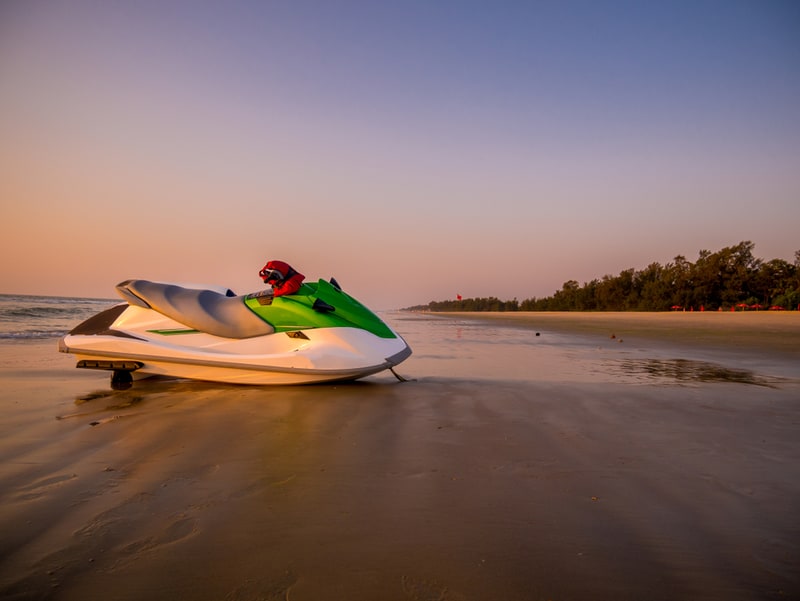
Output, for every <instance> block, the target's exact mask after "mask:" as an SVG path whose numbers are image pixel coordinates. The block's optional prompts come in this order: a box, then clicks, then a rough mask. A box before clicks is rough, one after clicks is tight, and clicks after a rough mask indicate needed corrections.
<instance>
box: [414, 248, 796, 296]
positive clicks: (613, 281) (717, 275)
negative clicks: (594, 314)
mask: <svg viewBox="0 0 800 601" xmlns="http://www.w3.org/2000/svg"><path fill="white" fill-rule="evenodd" d="M753 248H754V244H753V243H752V242H749V241H744V242H740V243H739V244H737V245H735V246H731V247H728V248H723V249H722V250H720V251H717V252H714V253H712V252H709V251H707V250H701V251H700V254H699V256H698V258H697V261H695V262H694V263H692V262H690V261H687V260H686V258H685V257H683V256H681V255H678V256H677V257H675V258H674V259H673V260H672V261H671V262H670V263H667V264H666V265H660V264H658V263H651V264H650V265H648V266H647V267H645V268H644V269H641V270H636V269H626V270H624V271H622V272H620V274H619V275H617V276H611V275H605V276H603V277H602V278H601V279H599V280H597V279H595V280H592V281H591V282H586V283H584V284H583V285H582V286H581V285H580V284H578V282H576V281H575V280H569V281H568V282H564V285H563V286H562V288H561V290H558V291H556V292H555V294H553V295H552V296H548V297H546V298H529V299H527V300H523V301H518V300H517V299H516V298H515V299H513V300H506V301H502V300H500V299H498V298H495V297H489V298H465V299H458V300H445V301H431V302H430V303H428V304H427V305H417V306H415V307H408V308H407V310H409V311H426V310H427V311H670V310H673V311H674V310H687V311H690V310H695V311H700V310H704V311H717V310H722V311H730V310H747V309H797V308H798V306H799V305H800V250H798V251H796V252H795V260H794V263H793V264H792V263H789V262H787V261H784V260H783V259H772V260H771V261H763V260H761V259H757V258H755V257H754V256H753Z"/></svg>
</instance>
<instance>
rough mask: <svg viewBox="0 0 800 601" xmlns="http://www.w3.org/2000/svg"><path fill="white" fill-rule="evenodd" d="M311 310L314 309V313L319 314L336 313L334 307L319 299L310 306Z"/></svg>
mask: <svg viewBox="0 0 800 601" xmlns="http://www.w3.org/2000/svg"><path fill="white" fill-rule="evenodd" d="M311 308H312V309H314V311H319V312H320V313H332V312H333V311H336V307H334V306H333V305H329V304H328V303H326V302H325V301H324V300H322V299H319V298H318V299H317V300H315V301H314V304H313V305H312V306H311Z"/></svg>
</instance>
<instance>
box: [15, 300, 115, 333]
mask: <svg viewBox="0 0 800 601" xmlns="http://www.w3.org/2000/svg"><path fill="white" fill-rule="evenodd" d="M118 302H119V301H115V300H113V299H97V298H68V297H62V296H29V295H22V294H0V341H26V340H46V339H49V338H60V337H61V336H63V335H64V334H66V333H67V332H69V331H70V330H71V329H72V328H74V327H75V326H76V325H78V324H79V323H80V322H82V321H83V320H85V319H87V318H89V317H91V316H92V315H94V314H96V313H98V312H100V311H102V310H103V309H107V308H108V307H111V306H113V305H115V304H117V303H118Z"/></svg>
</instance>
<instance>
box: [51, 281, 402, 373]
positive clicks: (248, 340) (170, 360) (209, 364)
mask: <svg viewBox="0 0 800 601" xmlns="http://www.w3.org/2000/svg"><path fill="white" fill-rule="evenodd" d="M116 289H117V292H118V293H119V295H120V296H121V297H122V298H123V299H125V301H126V302H124V303H120V304H118V305H115V306H114V307H111V308H110V309H107V310H105V311H102V312H100V313H98V314H97V315H95V316H93V317H90V318H89V319H87V320H86V321H84V322H83V323H81V324H80V325H78V326H77V327H75V328H74V329H73V330H72V331H71V332H70V333H69V334H67V335H66V336H64V337H63V338H62V339H60V340H59V343H58V350H59V351H61V352H64V353H72V354H74V355H75V356H76V357H77V359H78V363H77V367H79V368H86V369H101V370H108V371H111V372H112V378H111V383H112V387H115V388H126V387H128V386H130V384H131V381H132V380H133V379H139V378H142V377H148V376H153V375H161V376H171V377H178V378H190V379H196V380H207V381H212V382H227V383H235V384H310V383H318V382H333V381H343V380H356V379H359V378H363V377H364V376H368V375H370V374H375V373H378V372H381V371H383V370H387V369H388V370H391V371H392V373H394V374H395V376H397V378H398V379H401V380H402V379H403V378H402V377H401V376H399V375H398V374H397V373H396V372H395V371H394V369H393V368H394V366H396V365H398V364H399V363H401V362H402V361H404V360H405V359H407V358H408V357H409V356H410V355H411V348H410V347H409V346H408V344H407V343H406V341H405V340H404V339H403V338H402V337H401V336H400V335H399V334H397V332H395V331H394V330H393V329H392V328H390V327H389V326H388V325H387V324H386V323H384V322H383V321H382V320H381V319H380V318H379V317H378V316H377V315H375V314H374V313H373V312H372V311H370V310H369V309H367V308H366V307H365V306H364V305H362V304H361V303H360V302H359V301H357V300H356V299H355V298H353V297H352V296H350V295H349V294H347V293H346V292H344V291H343V290H342V288H341V286H339V284H338V282H337V281H336V280H335V279H333V278H332V279H331V280H330V281H325V280H319V281H317V282H309V283H304V284H302V286H301V287H300V289H299V290H298V291H297V292H296V293H295V294H289V295H284V296H274V295H273V292H272V290H271V289H266V290H262V291H259V292H254V293H251V294H246V295H236V294H234V293H233V292H232V291H231V290H229V289H226V288H219V287H207V288H195V287H185V286H179V285H177V284H171V283H161V282H151V281H148V280H126V281H124V282H122V283H120V284H118V285H117V287H116Z"/></svg>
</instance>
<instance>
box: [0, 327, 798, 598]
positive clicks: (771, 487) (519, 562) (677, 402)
mask: <svg viewBox="0 0 800 601" xmlns="http://www.w3.org/2000/svg"><path fill="white" fill-rule="evenodd" d="M388 318H389V320H390V322H391V323H392V324H393V325H394V326H395V327H396V328H397V329H398V330H399V331H400V332H401V333H402V334H403V335H404V336H405V337H406V339H407V340H408V341H409V343H410V344H411V346H412V348H413V349H414V352H415V354H414V356H413V357H412V358H411V359H409V360H408V361H407V362H406V363H404V364H402V365H401V366H400V367H399V368H398V372H399V373H400V374H402V375H403V376H405V377H408V378H413V379H414V381H411V382H406V383H400V382H398V381H397V380H396V379H395V378H394V377H393V376H392V375H391V374H390V373H387V374H381V375H379V376H374V377H371V378H368V379H366V380H364V381H362V382H358V383H353V384H337V385H334V386H313V387H280V388H265V387H237V386H224V385H215V384H208V383H201V382H186V381H177V380H166V379H163V380H155V379H153V380H144V381H140V382H136V383H135V384H134V386H133V387H132V388H131V389H129V390H125V391H112V390H111V389H110V388H109V386H108V379H107V376H106V375H104V374H99V373H95V372H82V371H78V370H75V369H73V367H72V362H71V361H70V358H69V357H66V356H63V355H59V354H58V353H56V352H55V345H54V343H53V344H43V343H29V344H7V345H2V348H0V358H2V360H3V362H2V366H3V367H2V372H0V375H1V376H2V391H3V392H2V397H1V398H2V406H3V410H4V420H3V421H2V425H0V434H1V436H0V459H2V461H1V462H0V495H2V497H1V500H0V532H2V533H3V534H2V536H1V537H0V598H4V599H5V598H9V599H47V598H50V599H87V598H99V597H103V598H114V599H143V598H149V599H176V598H185V599H236V600H250V599H292V600H297V599H301V600H302V599H321V598H322V599H356V600H359V599H365V600H366V599H389V600H391V599H398V600H399V599H459V600H461V599H480V600H482V599H511V600H515V599H520V600H522V599H526V600H527V599H687V598H697V599H700V598H702V599H720V600H722V599H726V600H727V599H770V598H774V599H785V598H795V597H797V596H798V595H800V579H798V573H799V571H798V565H800V543H798V541H800V517H799V516H800V501H798V499H800V442H798V441H800V436H798V429H800V383H799V382H798V379H800V373H798V364H797V362H796V361H795V360H794V359H795V357H794V355H792V351H791V349H790V350H785V349H784V350H778V351H775V350H773V351H770V352H765V351H764V349H763V347H758V348H757V349H754V350H753V352H748V351H747V350H746V349H744V350H742V348H740V347H737V348H734V349H725V348H720V347H717V346H716V345H714V344H707V343H705V342H704V343H703V344H700V345H691V344H689V345H681V344H679V341H678V342H676V341H675V340H670V339H668V338H664V337H662V338H661V339H660V342H659V341H657V340H656V341H655V342H653V343H652V344H651V342H650V341H651V338H644V337H638V336H636V335H633V334H629V333H627V332H626V331H622V330H620V331H616V332H613V334H614V338H611V334H610V333H608V332H606V331H605V330H602V331H597V332H591V331H582V332H574V331H573V332H569V331H564V330H556V329H554V328H553V327H552V324H551V326H550V327H545V325H546V324H541V323H536V324H533V323H517V324H515V323H511V324H508V323H504V324H499V323H498V324H496V325H491V324H487V322H486V321H485V320H475V319H472V318H468V317H453V316H450V317H438V316H430V315H420V314H392V315H390V316H388ZM536 332H539V336H536ZM769 335H770V336H775V334H769ZM764 336H768V335H767V334H764ZM620 339H622V342H619V340H620ZM762 342H763V341H762Z"/></svg>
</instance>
